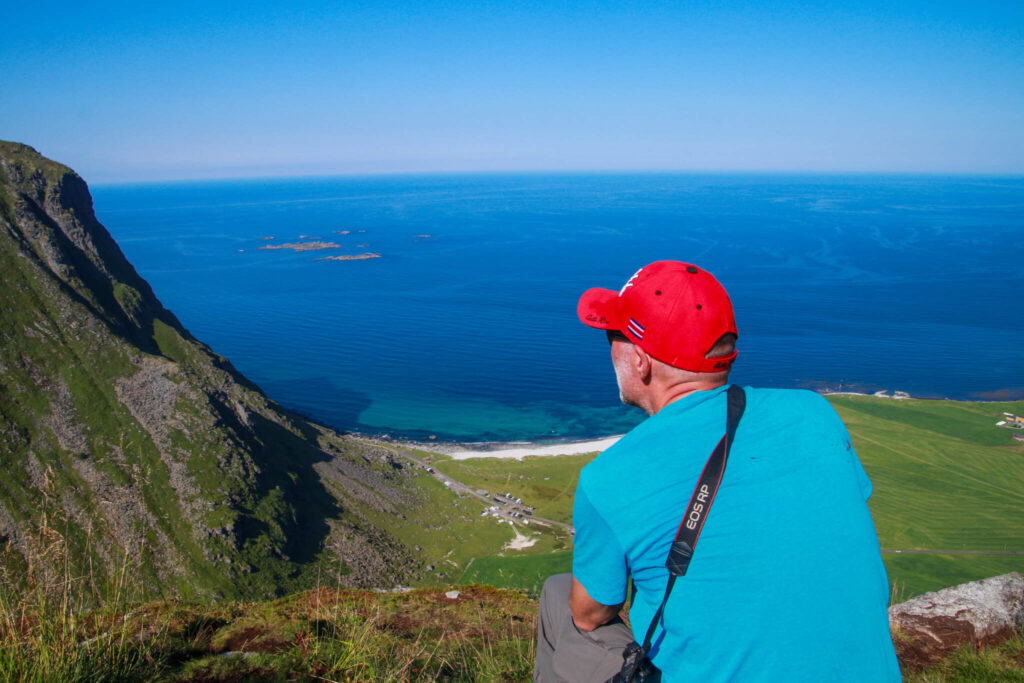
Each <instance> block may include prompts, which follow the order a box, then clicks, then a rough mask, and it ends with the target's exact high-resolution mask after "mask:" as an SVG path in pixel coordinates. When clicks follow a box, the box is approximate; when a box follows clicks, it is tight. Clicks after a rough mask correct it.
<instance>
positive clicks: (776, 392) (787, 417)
mask: <svg viewBox="0 0 1024 683" xmlns="http://www.w3.org/2000/svg"><path fill="white" fill-rule="evenodd" d="M746 390H747V408H748V410H749V411H750V414H751V415H756V416H758V417H759V418H760V419H769V420H771V419H775V420H780V421H783V422H804V423H819V424H822V425H823V426H838V425H840V424H841V422H840V420H839V416H838V415H837V414H836V411H835V409H834V408H833V407H832V404H831V403H829V402H828V400H827V399H826V398H825V397H824V396H822V395H821V394H819V393H817V392H814V391H809V390H807V389H751V388H749V387H747V388H746Z"/></svg>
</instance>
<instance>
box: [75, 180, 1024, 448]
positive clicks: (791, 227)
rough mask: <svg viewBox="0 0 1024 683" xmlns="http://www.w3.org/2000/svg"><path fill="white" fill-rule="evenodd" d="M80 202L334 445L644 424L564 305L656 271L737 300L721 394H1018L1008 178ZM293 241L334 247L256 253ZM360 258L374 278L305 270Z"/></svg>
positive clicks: (157, 285) (414, 189)
mask: <svg viewBox="0 0 1024 683" xmlns="http://www.w3.org/2000/svg"><path fill="white" fill-rule="evenodd" d="M93 190H94V197H95V203H96V212H97V215H98V217H99V219H100V221H101V222H103V223H104V224H105V225H106V226H107V228H108V229H109V230H110V231H111V233H112V234H113V235H114V237H115V238H116V239H117V240H118V242H119V243H120V244H121V247H122V249H123V250H124V252H125V253H126V255H127V256H128V258H129V259H130V260H131V261H132V263H134V264H135V266H136V268H137V269H138V270H139V272H140V273H141V274H142V275H143V277H145V278H146V279H147V280H149V282H150V283H151V284H152V285H153V287H154V289H155V290H156V292H157V295H158V296H159V297H160V298H161V300H162V301H163V302H164V304H165V305H166V306H167V307H169V308H170V309H171V310H173V311H174V312H175V313H176V314H177V315H178V317H179V318H180V319H181V320H182V322H183V323H184V324H185V325H186V326H187V327H188V328H189V329H190V330H191V332H192V333H193V334H194V335H195V336H196V337H198V338H199V339H202V340H203V341H205V342H207V343H208V344H210V346H212V347H213V348H214V349H215V350H216V351H217V352H219V353H221V354H223V355H225V356H227V357H228V358H229V359H231V361H232V362H233V363H234V364H235V365H236V367H238V368H239V369H240V370H241V371H242V372H243V373H245V374H246V375H247V376H249V377H250V378H251V379H252V380H253V381H255V382H256V383H257V384H259V385H260V386H261V387H262V388H263V389H264V390H265V391H267V393H268V394H269V395H270V396H271V397H273V398H275V399H276V400H278V401H279V402H281V403H282V404H284V405H286V406H288V407H290V408H293V409H295V410H298V411H300V412H303V413H305V414H308V415H310V416H312V417H314V418H316V419H318V420H321V421H323V422H325V423H327V424H330V425H333V426H335V427H338V428H341V429H350V430H357V431H362V432H369V433H379V434H396V435H399V436H406V437H412V438H424V437H426V436H428V435H436V436H437V437H438V438H440V439H443V440H458V441H475V440H502V441H504V440H518V439H531V440H536V439H544V438H556V439H558V438H560V439H570V438H589V437H595V436H603V435H607V434H612V433H618V432H622V431H624V430H626V429H628V428H629V427H631V426H632V425H633V424H635V423H636V422H638V421H639V420H640V419H641V418H642V415H640V414H639V413H638V412H637V411H635V410H632V409H627V408H624V407H622V406H620V405H618V404H617V392H616V389H615V384H614V376H613V374H612V371H611V367H610V364H609V362H608V358H607V346H606V343H605V342H604V338H603V335H601V334H600V333H595V332H594V331H592V330H589V329H587V328H585V327H584V326H582V325H581V324H580V323H578V322H577V321H576V318H575V304H576V300H577V298H578V296H579V294H580V293H581V292H582V291H583V290H585V289H586V288H587V287H590V286H604V287H609V288H618V287H619V286H621V284H622V283H623V282H624V281H625V280H626V278H627V277H628V276H629V275H630V274H632V273H633V272H634V271H635V270H636V269H637V268H638V267H639V266H641V265H643V264H645V263H648V262H651V261H655V260H659V259H664V258H673V259H680V260H686V261H692V262H695V263H698V264H700V265H702V266H704V267H705V268H707V269H709V270H711V271H712V272H713V273H715V275H716V276H718V278H719V279H720V280H721V281H722V282H723V283H724V284H725V285H726V287H727V288H728V289H729V291H730V293H731V295H732V297H733V300H734V304H735V307H736V311H737V319H738V324H739V328H740V359H739V361H738V363H737V366H736V369H735V372H734V379H735V380H736V381H739V382H743V383H749V384H757V385H767V386H783V387H789V386H808V387H812V388H817V389H825V388H828V389H853V390H862V391H874V390H878V389H889V390H892V389H900V390H904V391H909V392H910V393H912V394H914V395H920V396H928V397H951V398H960V399H967V398H975V399H978V398H1021V397H1024V344H1022V341H1024V334H1022V330H1024V286H1022V285H1024V264H1022V261H1021V253H1022V251H1021V246H1022V242H1024V179H1021V178H991V177H973V178H972V177H955V178H937V177H928V178H922V177H908V176H855V177H843V176H753V175H737V176H730V175H713V176H699V175H666V174H631V175H613V174H601V175H463V176H391V177H384V176H381V177H364V178H307V179H271V180H247V181H216V182H204V183H171V184H146V185H107V186H99V187H95V188H93ZM344 231H347V232H348V234H341V233H342V232H344ZM301 235H305V236H306V237H305V238H301V239H300V236H301ZM270 236H273V237H274V240H264V239H263V238H265V237H270ZM311 238H321V239H322V240H325V241H334V242H336V243H337V244H339V245H340V247H339V248H338V249H336V250H329V251H314V252H294V251H290V250H262V249H260V247H261V246H266V245H267V244H274V243H283V242H296V241H308V240H309V239H311ZM362 252H375V253H379V254H381V258H379V259H373V260H365V261H346V262H339V261H319V260H317V259H318V258H319V257H322V256H326V255H332V254H355V253H362Z"/></svg>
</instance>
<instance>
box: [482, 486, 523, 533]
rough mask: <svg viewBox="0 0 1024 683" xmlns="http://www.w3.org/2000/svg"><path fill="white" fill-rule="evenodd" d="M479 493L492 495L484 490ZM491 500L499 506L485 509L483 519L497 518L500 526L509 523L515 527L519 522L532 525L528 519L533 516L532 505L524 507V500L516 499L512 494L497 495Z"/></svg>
mask: <svg viewBox="0 0 1024 683" xmlns="http://www.w3.org/2000/svg"><path fill="white" fill-rule="evenodd" d="M477 493H479V494H480V495H483V496H489V495H490V493H488V492H487V491H484V490H480V491H477ZM491 500H492V501H494V502H495V503H498V505H491V506H490V507H487V508H484V509H483V511H482V512H481V513H480V516H481V517H487V516H491V517H496V518H497V519H498V524H506V523H507V524H511V525H512V526H515V523H516V521H519V522H520V523H521V524H523V525H525V526H529V525H530V520H529V519H528V518H527V517H528V516H529V515H532V514H533V506H532V505H523V500H522V499H521V498H516V497H515V496H513V495H512V494H511V493H506V494H505V495H502V494H500V493H496V494H495V495H494V496H493V497H492V498H491Z"/></svg>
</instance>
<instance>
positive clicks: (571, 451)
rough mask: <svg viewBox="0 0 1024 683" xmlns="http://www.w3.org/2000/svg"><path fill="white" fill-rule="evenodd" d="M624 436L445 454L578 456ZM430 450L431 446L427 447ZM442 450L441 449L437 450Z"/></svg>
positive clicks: (461, 449)
mask: <svg viewBox="0 0 1024 683" xmlns="http://www.w3.org/2000/svg"><path fill="white" fill-rule="evenodd" d="M621 438H622V435H621V434H620V435H618V436H609V437H606V438H604V439H593V440H590V441H574V442H570V443H562V444H555V445H552V446H540V445H533V444H527V443H524V444H521V445H520V444H515V445H512V444H509V445H508V446H507V447H502V446H500V445H498V447H497V448H495V447H493V446H492V447H489V448H484V447H481V448H466V447H464V446H463V447H455V448H450V449H449V448H445V449H443V451H442V452H443V453H444V454H445V455H447V456H448V457H450V458H452V459H454V460H468V459H469V458H514V459H515V460H522V459H523V458H525V457H526V456H528V455H577V454H579V453H593V452H595V451H603V450H604V449H606V448H608V447H609V446H611V445H612V444H614V443H615V442H617V441H618V440H619V439H621ZM427 448H428V449H429V448H430V447H429V446H428V447H427ZM437 450H439V451H440V450H441V449H437Z"/></svg>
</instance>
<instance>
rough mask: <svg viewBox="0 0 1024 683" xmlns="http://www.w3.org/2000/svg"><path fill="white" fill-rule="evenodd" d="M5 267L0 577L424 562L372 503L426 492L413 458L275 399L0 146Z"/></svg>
mask: <svg viewBox="0 0 1024 683" xmlns="http://www.w3.org/2000/svg"><path fill="white" fill-rule="evenodd" d="M0 274H2V277H0V464H2V468H0V579H2V583H3V584H5V585H8V584H9V585H16V584H17V583H18V582H19V581H20V580H21V579H24V577H26V576H27V575H28V574H30V573H31V572H32V571H34V570H38V569H40V568H43V569H47V570H49V571H50V573H51V574H52V573H53V572H54V571H56V570H59V569H62V565H61V563H66V565H67V566H69V567H71V568H73V570H74V572H75V573H76V574H77V575H78V576H82V577H88V582H89V583H90V584H91V585H92V586H93V587H94V589H95V590H93V591H92V592H91V593H85V594H84V595H94V596H95V595H97V594H99V593H102V592H103V586H105V585H107V584H109V583H110V582H111V581H113V580H115V578H116V576H117V572H118V571H119V570H120V568H121V567H122V566H123V565H124V563H125V562H128V563H129V565H130V566H131V571H132V573H133V574H136V575H139V576H141V577H144V581H143V582H142V585H144V586H145V587H146V589H147V590H148V591H149V592H150V593H151V594H152V595H154V596H156V595H159V596H172V595H184V596H192V595H206V596H231V597H247V596H268V595H280V594H284V593H287V592H291V591H294V590H300V589H302V588H308V587H309V586H311V585H313V582H314V581H315V578H316V576H317V575H319V574H322V573H331V574H333V575H335V576H336V577H337V578H338V579H339V580H342V581H343V582H344V583H346V584H349V585H351V586H353V587H355V586H377V585H381V584H385V585H394V584H395V583H397V582H404V581H408V580H409V579H411V578H413V577H415V576H418V575H419V574H421V573H422V571H421V569H422V568H421V566H420V562H419V558H418V557H417V556H416V554H415V553H413V552H412V551H411V550H410V549H408V548H406V547H404V546H403V545H402V544H401V542H400V541H398V540H397V539H396V538H395V537H393V536H390V535H389V534H388V533H387V532H386V531H385V530H384V529H383V528H382V527H381V526H378V525H375V524H373V522H371V521H370V520H369V518H368V515H370V514H373V515H375V516H377V517H378V518H382V517H386V516H399V515H401V514H403V510H405V509H413V510H416V509H419V508H421V507H422V506H423V501H422V500H420V497H419V495H418V492H417V491H415V490H407V489H406V487H405V482H406V480H407V479H408V478H409V474H410V469H409V468H406V467H403V466H402V465H401V464H400V463H398V462H396V461H394V460H392V459H391V455H390V454H389V453H388V452H387V451H383V450H381V449H378V448H376V447H374V446H373V445H372V444H370V445H367V444H362V443H357V442H355V441H353V440H351V439H348V438H345V437H342V436H340V435H338V434H335V433H333V432H331V431H330V430H328V429H324V428H322V427H320V426H318V425H315V424H313V423H311V422H309V421H308V420H305V419H303V418H302V417H301V416H298V415H295V414H292V413H290V412H288V411H286V410H283V409H282V408H280V407H279V406H277V405H276V404H274V403H273V402H272V401H270V400H269V399H268V398H267V397H266V396H264V395H263V394H262V392H260V391H259V389H258V388H257V387H255V386H254V385H253V384H252V383H250V382H249V381H247V380H246V379H245V378H244V377H243V376H241V375H240V374H239V373H238V372H237V371H236V370H235V369H234V368H233V367H232V366H231V364H230V363H229V362H228V361H227V360H226V359H224V358H222V357H221V356H219V355H217V354H216V353H214V352H213V351H212V350H211V349H210V348H209V347H207V346H205V345H204V344H202V343H201V342H200V341H198V340H196V339H195V338H194V337H192V335H191V334H190V333H189V332H188V331H187V330H186V329H185V328H184V327H183V326H182V325H181V323H180V322H179V321H178V320H177V319H176V318H175V317H174V315H173V314H172V313H171V312H170V311H168V310H166V309H165V308H164V307H163V305H162V304H161V303H160V301H159V300H158V299H157V297H156V295H155V294H154V292H153V291H152V289H151V288H150V286H149V285H148V284H147V283H146V281H145V280H143V279H142V278H141V277H140V276H139V275H138V273H137V272H136V271H135V269H134V268H133V267H132V266H131V264H130V263H129V262H128V261H127V260H126V259H125V257H124V255H123V254H122V252H121V250H120V248H119V247H118V245H117V244H116V243H115V242H114V240H113V239H112V238H111V236H110V234H109V233H108V232H107V230H106V229H105V228H104V227H103V226H102V225H101V224H100V223H99V222H98V221H97V219H96V216H95V215H94V213H93V207H92V198H91V196H90V195H89V190H88V187H87V186H86V184H85V182H84V181H83V180H82V179H81V178H80V177H79V176H78V175H77V174H75V173H74V172H73V171H72V170H71V169H69V168H67V167H65V166H62V165H60V164H57V163H54V162H52V161H50V160H48V159H45V158H43V157H42V156H40V155H39V154H38V153H36V152H35V150H33V149H32V148H30V147H27V146H25V145H20V144H17V143H10V142H3V141H0ZM56 551H59V553H58V552H56ZM56 554H59V556H60V563H57V564H55V563H54V561H53V558H54V556H55V555H56Z"/></svg>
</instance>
